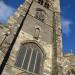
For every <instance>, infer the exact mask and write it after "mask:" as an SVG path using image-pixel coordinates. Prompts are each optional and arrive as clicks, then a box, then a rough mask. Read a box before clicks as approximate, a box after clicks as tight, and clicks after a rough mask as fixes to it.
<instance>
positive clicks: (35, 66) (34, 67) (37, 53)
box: [33, 51, 38, 72]
mask: <svg viewBox="0 0 75 75" xmlns="http://www.w3.org/2000/svg"><path fill="white" fill-rule="evenodd" d="M37 56H38V51H37V53H36V58H35V63H34V68H33V72H34V71H35V67H36V62H37Z"/></svg>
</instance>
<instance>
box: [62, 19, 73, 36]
mask: <svg viewBox="0 0 75 75" xmlns="http://www.w3.org/2000/svg"><path fill="white" fill-rule="evenodd" d="M72 24H73V22H72V21H71V20H69V19H65V18H62V32H63V33H64V34H65V35H66V36H68V35H69V34H70V32H71V25H72Z"/></svg>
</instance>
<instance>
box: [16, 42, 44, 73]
mask: <svg viewBox="0 0 75 75" xmlns="http://www.w3.org/2000/svg"><path fill="white" fill-rule="evenodd" d="M42 59H43V52H42V51H41V49H40V48H39V47H38V45H37V44H35V43H26V44H23V45H22V46H21V48H20V50H19V53H18V55H17V59H16V63H15V65H16V66H17V67H19V68H21V69H24V70H25V71H27V72H31V73H36V74H40V68H41V65H42Z"/></svg>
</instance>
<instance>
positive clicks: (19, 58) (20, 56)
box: [15, 46, 26, 67]
mask: <svg viewBox="0 0 75 75" xmlns="http://www.w3.org/2000/svg"><path fill="white" fill-rule="evenodd" d="M25 52H26V47H25V46H23V47H22V48H21V50H20V51H19V53H18V56H17V60H16V63H15V65H16V66H17V67H21V65H22V62H23V58H24V55H25Z"/></svg>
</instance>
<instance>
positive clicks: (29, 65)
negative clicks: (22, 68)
mask: <svg viewBox="0 0 75 75" xmlns="http://www.w3.org/2000/svg"><path fill="white" fill-rule="evenodd" d="M31 51H32V52H31V55H30V59H29V63H28V67H27V70H29V66H30V62H31V58H32V54H33V49H32V50H31Z"/></svg>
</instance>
